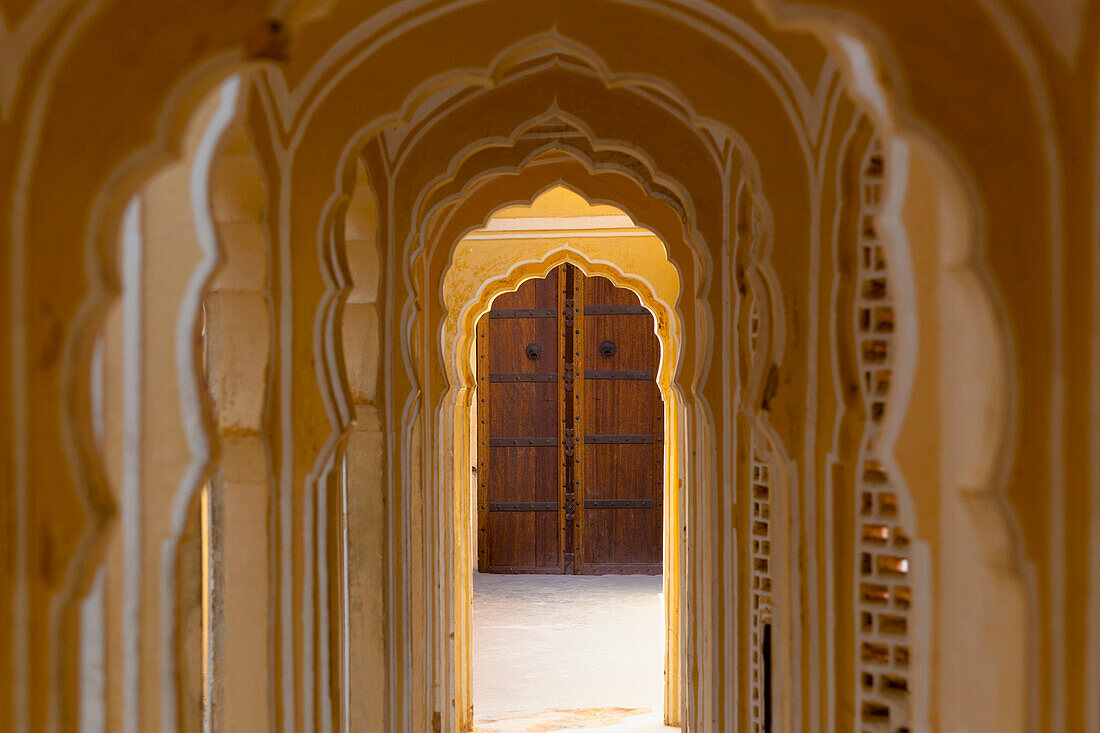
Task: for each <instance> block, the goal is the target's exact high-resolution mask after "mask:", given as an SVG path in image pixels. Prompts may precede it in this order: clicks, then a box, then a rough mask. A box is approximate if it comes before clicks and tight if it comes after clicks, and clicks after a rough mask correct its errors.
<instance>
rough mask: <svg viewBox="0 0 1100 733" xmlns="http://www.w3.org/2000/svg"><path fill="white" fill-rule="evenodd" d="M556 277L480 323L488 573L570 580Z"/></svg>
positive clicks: (482, 544)
mask: <svg viewBox="0 0 1100 733" xmlns="http://www.w3.org/2000/svg"><path fill="white" fill-rule="evenodd" d="M559 278H560V273H558V272H554V273H551V275H550V276H549V277H547V278H545V279H542V280H531V281H528V282H526V283H524V284H523V285H521V286H520V288H519V289H518V290H516V292H514V293H504V294H502V295H500V296H499V297H498V298H496V300H495V301H494V302H493V307H492V309H491V310H490V311H489V313H487V314H486V315H485V316H484V317H483V318H482V320H481V322H480V323H479V324H478V334H477V338H478V345H477V352H478V353H477V362H478V410H479V415H478V422H479V426H478V431H479V432H478V472H479V475H478V508H477V514H478V569H479V570H481V571H482V572H496V573H546V572H552V573H560V572H562V569H563V567H564V566H563V563H562V549H561V535H560V527H559V513H560V504H561V502H560V496H559V487H560V484H561V479H560V477H559V475H560V472H561V460H560V452H561V440H560V438H559V427H560V417H559V413H560V412H561V404H560V402H561V400H560V396H559V391H560V383H561V366H560V362H561V358H560V355H559V343H558V340H559V334H558V322H559V319H560V314H559V312H558V311H559V309H558V307H557V302H558V290H559V285H558V280H559Z"/></svg>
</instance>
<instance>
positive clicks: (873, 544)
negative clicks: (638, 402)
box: [854, 141, 912, 733]
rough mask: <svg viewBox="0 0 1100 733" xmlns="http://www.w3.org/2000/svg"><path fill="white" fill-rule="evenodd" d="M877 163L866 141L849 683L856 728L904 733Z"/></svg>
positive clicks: (888, 338) (889, 350)
mask: <svg viewBox="0 0 1100 733" xmlns="http://www.w3.org/2000/svg"><path fill="white" fill-rule="evenodd" d="M883 173H884V158H883V152H882V148H881V145H880V144H879V143H878V141H873V142H872V143H871V145H870V146H869V147H868V150H867V153H866V154H865V156H864V158H863V162H862V169H861V175H860V196H861V200H860V212H859V238H858V248H859V249H858V253H857V254H858V258H859V266H858V278H859V280H858V283H857V285H856V287H857V290H856V299H855V314H854V315H855V335H856V348H857V350H858V354H857V362H858V365H859V378H860V388H861V390H862V393H863V402H864V407H865V409H866V421H865V428H864V432H863V439H862V441H861V445H860V451H859V464H858V465H859V470H858V473H857V484H856V492H857V494H856V541H855V548H856V557H855V563H856V582H855V586H856V603H855V609H856V642H857V655H858V656H857V664H856V670H857V675H858V679H857V680H856V699H857V708H856V710H857V715H858V717H859V721H858V722H859V729H860V730H862V731H865V732H866V733H880V732H882V733H885V732H886V731H889V732H890V733H907V732H908V730H909V700H910V695H911V689H910V672H909V666H910V648H911V645H910V637H909V635H910V627H911V619H910V606H911V603H912V591H911V584H910V570H911V569H910V565H909V560H910V557H909V554H910V548H909V543H910V534H909V532H908V531H907V524H908V518H907V517H906V516H904V513H905V511H906V508H905V507H904V506H902V502H900V501H899V493H898V490H897V487H896V485H895V484H894V482H893V481H892V480H891V476H890V473H889V471H888V470H887V468H886V467H885V465H884V461H883V460H882V459H881V454H880V450H881V449H880V446H879V443H880V441H879V434H880V431H881V423H882V419H883V416H884V415H885V414H886V411H887V409H888V405H889V401H890V387H891V377H892V375H893V366H894V358H895V335H894V324H895V318H894V317H895V311H894V302H893V297H892V296H893V293H892V287H893V286H892V285H891V281H890V267H889V265H890V263H889V261H888V259H887V255H886V252H885V250H884V248H883V244H882V242H881V241H880V240H879V238H878V234H877V231H876V218H875V217H876V214H877V213H878V210H879V206H880V205H881V201H882V194H883Z"/></svg>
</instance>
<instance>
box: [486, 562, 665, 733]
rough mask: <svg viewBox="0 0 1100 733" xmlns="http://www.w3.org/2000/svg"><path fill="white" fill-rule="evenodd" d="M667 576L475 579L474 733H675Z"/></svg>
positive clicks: (490, 576) (489, 577) (495, 576)
mask: <svg viewBox="0 0 1100 733" xmlns="http://www.w3.org/2000/svg"><path fill="white" fill-rule="evenodd" d="M663 627H664V623H663V604H662V600H661V578H660V577H654V576H644V575H619V576H614V575H606V576H576V575H481V574H475V575H474V606H473V657H474V660H473V661H474V673H473V676H474V679H473V684H474V715H475V725H474V730H475V731H477V732H478V733H490V731H491V732H492V733H504V732H505V731H507V732H508V733H521V732H529V733H534V732H535V731H555V730H583V731H590V732H593V733H594V732H595V731H601V732H604V731H606V732H608V733H610V732H611V731H615V732H617V733H618V732H621V733H627V732H628V731H630V732H631V733H657V732H660V733H667V732H668V731H674V730H678V729H676V728H668V727H665V726H664V725H662V724H661V701H662V685H663V664H664V638H663V632H662V629H663Z"/></svg>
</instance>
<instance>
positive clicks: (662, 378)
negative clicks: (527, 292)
mask: <svg viewBox="0 0 1100 733" xmlns="http://www.w3.org/2000/svg"><path fill="white" fill-rule="evenodd" d="M547 250H548V251H547V252H546V253H545V254H544V255H543V257H542V259H540V260H538V261H534V262H530V261H528V262H516V263H513V264H512V266H511V268H510V269H509V270H508V271H507V272H506V273H503V274H501V275H500V276H499V277H497V278H495V279H491V280H487V281H483V282H481V284H480V288H479V289H478V290H477V292H476V293H470V294H469V296H468V297H469V299H468V300H467V301H466V305H465V307H464V308H463V309H462V311H461V313H460V314H450V313H448V314H447V317H446V318H445V319H444V330H445V331H446V328H447V325H450V324H452V323H453V324H454V325H453V328H454V330H453V332H452V333H451V334H447V333H444V334H443V340H442V341H443V344H442V345H443V347H444V361H445V362H449V363H448V366H452V365H453V367H454V369H453V371H452V373H449V374H448V375H447V377H448V381H449V384H450V389H449V392H448V395H447V397H446V398H445V399H444V405H445V406H447V408H445V411H446V409H448V408H449V410H450V411H451V420H450V421H446V420H445V421H444V423H445V424H447V425H448V426H449V428H450V433H451V435H450V436H449V439H448V438H447V437H443V441H442V442H443V444H447V443H450V445H451V446H453V450H452V451H451V460H452V465H451V473H452V484H453V491H452V494H451V496H452V501H453V504H452V508H451V511H450V512H449V513H450V515H451V516H450V517H448V518H447V520H448V525H449V526H450V528H451V531H450V532H449V537H450V539H451V542H452V548H453V560H454V561H453V565H452V567H453V568H454V577H453V579H452V582H453V588H454V598H453V609H454V668H453V673H454V675H455V688H454V689H455V707H456V711H457V712H458V716H459V725H460V727H461V726H462V725H463V724H464V723H466V722H469V721H470V720H472V698H473V696H472V689H471V684H470V679H471V676H472V674H471V650H470V608H471V604H472V600H473V585H472V572H471V570H470V568H471V567H472V558H473V557H476V546H471V544H472V541H471V538H470V532H469V526H470V522H471V521H476V507H475V506H474V505H473V504H472V502H471V495H470V491H469V485H470V484H469V473H470V469H469V467H470V465H471V463H470V461H471V459H473V460H476V453H477V436H476V434H473V435H471V434H470V430H469V427H470V412H471V411H472V410H476V405H477V402H476V399H477V395H476V386H477V381H476V380H477V376H476V375H477V371H476V363H477V355H476V329H477V324H478V322H479V321H480V319H481V318H482V316H484V315H485V313H487V312H488V311H489V309H490V307H491V305H492V302H493V300H494V299H495V298H496V297H497V296H498V295H500V294H501V293H505V292H511V291H515V290H516V289H517V288H518V287H519V286H520V285H521V284H522V283H524V282H526V281H527V280H531V279H536V278H544V277H546V276H547V275H548V274H549V273H550V272H551V271H552V270H554V269H555V268H556V267H558V266H560V265H562V264H571V265H574V266H575V267H577V268H578V269H579V270H580V271H581V272H583V273H584V274H585V275H586V276H588V277H605V278H607V279H608V280H610V281H611V282H612V283H613V284H614V285H615V286H616V287H622V288H626V289H628V290H631V291H632V292H634V293H635V294H636V295H637V296H638V297H639V299H640V300H641V303H642V305H644V306H645V307H646V308H647V309H648V310H649V311H650V312H651V313H652V315H653V319H654V325H655V330H656V333H657V338H658V341H659V343H660V348H661V356H660V363H659V367H658V376H657V384H658V388H659V389H660V391H661V396H662V399H663V400H664V419H663V423H664V433H665V434H664V457H663V464H662V465H663V467H664V468H663V470H664V489H663V490H664V516H663V524H662V535H663V536H662V565H663V591H664V593H663V597H664V618H665V628H664V636H665V663H664V686H665V693H664V718H665V721H666V722H667V723H669V724H671V725H678V724H679V721H680V717H681V715H680V713H681V705H682V697H683V695H684V692H685V691H684V689H683V685H684V684H685V681H684V680H683V679H682V677H681V674H680V670H681V666H682V656H683V646H684V645H685V643H687V642H688V639H687V638H686V636H687V635H685V634H683V633H681V619H682V606H683V603H682V601H681V599H682V598H684V593H683V592H682V585H683V577H684V565H683V558H684V556H685V542H686V541H687V532H686V531H684V526H685V525H684V523H683V511H682V507H683V502H684V492H685V490H686V487H685V483H684V481H683V480H682V477H683V476H684V475H685V474H686V473H687V471H689V470H690V468H689V466H688V464H690V462H691V450H690V448H689V447H688V446H690V441H689V439H688V438H689V429H690V426H689V424H688V421H689V420H690V415H691V413H692V412H694V411H695V410H693V409H692V408H691V407H690V405H689V402H688V400H686V399H685V398H684V396H683V395H684V393H683V390H682V387H681V386H680V385H678V384H677V383H676V381H675V376H676V375H677V374H678V371H679V368H680V366H681V364H680V361H681V359H680V357H681V354H682V353H683V347H684V344H683V338H682V334H683V333H684V327H683V321H682V319H681V316H680V314H679V312H678V309H677V307H676V304H677V302H678V301H679V298H680V291H681V288H684V284H683V283H682V282H680V277H679V276H676V277H674V278H673V280H674V282H670V281H669V278H668V270H667V268H668V267H670V266H671V263H670V262H669V261H668V260H667V259H666V260H665V262H663V263H657V265H656V266H655V267H654V268H652V269H653V271H649V272H647V271H646V269H647V268H645V267H641V268H639V267H637V263H633V264H634V266H635V272H633V273H631V274H630V275H628V274H626V273H625V272H624V271H623V270H622V269H620V268H619V267H618V266H617V264H613V263H608V262H601V261H597V260H595V259H594V258H589V257H587V256H586V255H585V253H583V252H582V251H580V250H579V249H577V248H574V246H572V245H568V244H567V245H558V244H550V243H548V246H547ZM666 257H667V255H666ZM638 270H641V272H638ZM658 270H659V271H658ZM449 274H450V272H448V273H447V275H449ZM445 282H446V276H445ZM685 289H686V288H685ZM689 292H690V291H689ZM452 315H453V316H454V317H453V318H452ZM448 347H449V348H448ZM685 448H686V450H685ZM475 541H476V540H475Z"/></svg>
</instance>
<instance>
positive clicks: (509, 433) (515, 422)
mask: <svg viewBox="0 0 1100 733" xmlns="http://www.w3.org/2000/svg"><path fill="white" fill-rule="evenodd" d="M556 382H557V379H555V380H554V381H553V382H517V383H507V382H493V383H490V384H489V385H488V389H487V391H488V398H489V400H490V403H491V408H490V410H489V434H490V436H491V437H492V438H554V445H557V437H558V404H557V403H558V385H557V384H556Z"/></svg>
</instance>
